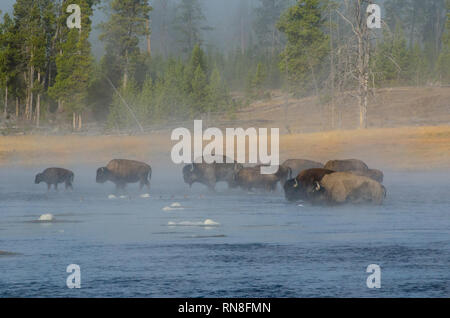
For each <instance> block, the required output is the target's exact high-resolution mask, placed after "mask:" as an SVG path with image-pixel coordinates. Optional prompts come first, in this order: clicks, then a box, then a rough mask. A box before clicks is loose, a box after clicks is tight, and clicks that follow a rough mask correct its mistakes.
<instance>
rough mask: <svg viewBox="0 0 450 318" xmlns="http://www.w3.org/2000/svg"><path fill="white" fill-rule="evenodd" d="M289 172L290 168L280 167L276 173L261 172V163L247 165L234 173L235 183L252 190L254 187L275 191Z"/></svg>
mask: <svg viewBox="0 0 450 318" xmlns="http://www.w3.org/2000/svg"><path fill="white" fill-rule="evenodd" d="M286 174H288V170H287V169H286V168H284V167H280V169H278V171H277V172H276V173H274V174H261V165H259V166H256V167H246V168H242V169H240V170H239V171H237V172H236V173H235V175H234V184H235V185H236V186H239V187H241V188H243V189H246V190H248V191H250V190H251V189H253V188H258V189H264V190H266V191H275V190H276V188H277V184H278V182H279V181H280V180H281V178H282V176H284V175H286Z"/></svg>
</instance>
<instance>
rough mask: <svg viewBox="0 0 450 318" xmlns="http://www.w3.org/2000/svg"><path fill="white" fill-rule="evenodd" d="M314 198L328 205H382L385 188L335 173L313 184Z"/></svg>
mask: <svg viewBox="0 0 450 318" xmlns="http://www.w3.org/2000/svg"><path fill="white" fill-rule="evenodd" d="M314 192H315V193H316V194H317V197H316V198H320V199H323V200H324V202H326V203H329V204H341V203H371V204H382V203H383V200H384V198H385V197H386V188H385V187H384V186H383V185H381V184H380V183H379V182H377V181H375V180H373V179H371V178H368V177H364V176H357V175H355V174H352V173H349V172H335V173H332V174H328V175H325V176H324V177H323V178H322V180H321V181H320V182H317V181H316V182H315V186H314Z"/></svg>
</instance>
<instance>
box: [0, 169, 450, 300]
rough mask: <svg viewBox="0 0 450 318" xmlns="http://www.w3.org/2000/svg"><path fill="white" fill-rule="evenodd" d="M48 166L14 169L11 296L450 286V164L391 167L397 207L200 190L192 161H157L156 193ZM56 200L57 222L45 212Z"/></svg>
mask: <svg viewBox="0 0 450 318" xmlns="http://www.w3.org/2000/svg"><path fill="white" fill-rule="evenodd" d="M41 168H42V167H39V168H34V169H31V168H21V169H19V168H13V169H2V171H1V172H0V250H1V251H7V252H13V253H16V254H14V255H3V256H0V296H2V297H51V296H53V297H61V296H64V297H66V296H69V297H450V178H449V174H448V172H446V173H444V172H429V173H409V174H406V173H395V172H388V173H386V181H385V185H386V187H387V189H388V197H387V201H386V203H385V204H384V205H383V206H379V207H367V206H357V207H351V206H341V207H313V206H309V205H307V204H304V205H303V206H299V205H298V204H290V203H287V202H286V201H285V199H284V198H283V195H282V193H281V192H280V191H279V192H278V193H274V194H269V195H268V194H264V193H247V192H241V191H239V190H233V191H231V192H230V191H228V190H227V189H226V187H225V186H219V188H218V192H217V193H216V194H212V193H209V192H208V191H207V189H206V188H205V187H203V186H201V185H195V186H194V187H193V188H192V189H189V187H188V186H187V185H185V184H183V181H182V177H181V168H180V167H178V168H176V169H173V168H172V169H158V167H153V168H154V169H153V170H154V173H153V180H152V189H151V191H150V197H149V198H142V197H140V194H141V193H139V191H138V189H137V185H131V186H129V188H128V191H129V194H130V195H131V197H130V198H125V199H120V198H116V199H109V198H108V196H109V195H110V194H112V193H114V187H113V186H112V185H110V184H109V185H108V184H106V185H103V186H102V185H98V184H95V182H94V179H95V167H78V168H77V167H75V168H73V170H74V171H75V173H76V177H75V184H74V185H75V191H74V192H71V193H70V192H69V193H66V192H65V191H64V190H62V189H61V190H60V191H59V192H58V193H55V192H50V193H47V191H46V186H45V185H39V186H37V185H34V184H33V180H34V174H35V173H36V172H38V171H39V170H40V169H41ZM175 202H178V203H180V204H181V206H182V207H183V208H184V209H181V210H170V211H164V207H167V206H170V205H171V204H173V203H175ZM46 213H51V214H53V215H54V218H55V219H54V222H52V223H39V222H35V221H36V220H37V219H38V218H39V216H40V215H42V214H46ZM207 219H210V220H212V221H213V222H216V223H218V224H213V225H212V226H205V225H204V221H205V220H207ZM182 222H185V223H182ZM186 222H188V223H186ZM183 224H184V225H183ZM186 224H187V225H186ZM69 264H78V265H79V266H80V268H81V288H80V289H69V288H67V286H66V278H67V276H68V275H69V274H68V273H66V267H67V266H68V265H69ZM369 264H378V265H380V266H381V288H380V289H369V288H367V286H366V279H367V277H368V275H370V274H368V273H366V268H367V266H368V265H369Z"/></svg>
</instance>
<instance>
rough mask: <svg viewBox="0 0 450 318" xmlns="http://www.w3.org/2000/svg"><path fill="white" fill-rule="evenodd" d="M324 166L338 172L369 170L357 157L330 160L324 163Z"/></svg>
mask: <svg viewBox="0 0 450 318" xmlns="http://www.w3.org/2000/svg"><path fill="white" fill-rule="evenodd" d="M324 168H325V169H329V170H334V171H338V172H347V171H367V170H369V167H368V166H367V165H366V164H365V163H364V162H363V161H361V160H358V159H346V160H330V161H328V162H327V163H326V164H325V167H324Z"/></svg>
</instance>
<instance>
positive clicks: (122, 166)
mask: <svg viewBox="0 0 450 318" xmlns="http://www.w3.org/2000/svg"><path fill="white" fill-rule="evenodd" d="M151 177H152V168H151V167H150V166H149V165H148V164H146V163H143V162H139V161H134V160H126V159H114V160H111V161H110V162H109V163H108V165H107V166H106V167H101V168H98V169H97V177H96V181H97V183H105V182H106V181H111V182H113V183H114V184H115V185H116V189H117V190H123V189H125V187H126V185H127V183H136V182H139V186H140V189H141V190H142V188H143V187H144V185H145V186H147V188H148V189H149V190H150V179H151Z"/></svg>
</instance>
